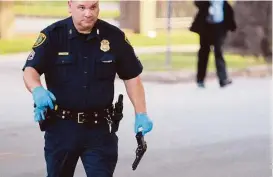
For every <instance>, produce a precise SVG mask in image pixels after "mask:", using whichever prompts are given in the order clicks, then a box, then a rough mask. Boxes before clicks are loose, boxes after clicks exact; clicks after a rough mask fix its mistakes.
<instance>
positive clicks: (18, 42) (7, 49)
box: [0, 35, 38, 54]
mask: <svg viewBox="0 0 273 177" xmlns="http://www.w3.org/2000/svg"><path fill="white" fill-rule="evenodd" d="M37 37H38V36H37V35H30V36H16V37H14V39H10V40H4V39H1V40H0V54H10V53H18V52H27V51H30V50H31V47H32V46H33V44H34V42H35V41H36V38H37Z"/></svg>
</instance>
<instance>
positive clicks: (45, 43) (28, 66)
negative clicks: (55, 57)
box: [23, 31, 52, 92]
mask: <svg viewBox="0 0 273 177" xmlns="http://www.w3.org/2000/svg"><path fill="white" fill-rule="evenodd" d="M51 51H52V48H51V47H50V45H49V35H48V32H47V31H42V32H41V33H40V35H39V37H38V38H37V41H36V42H35V44H34V45H33V47H32V51H31V53H30V54H29V56H28V58H27V60H26V63H25V65H24V67H23V71H24V73H23V79H24V83H25V86H26V87H27V89H28V90H29V91H30V92H32V90H33V89H34V88H36V87H39V86H42V84H41V80H40V76H41V75H42V74H43V73H45V72H46V71H47V70H48V68H50V67H49V66H48V65H49V62H50V60H49V59H50V58H51V55H50V54H51Z"/></svg>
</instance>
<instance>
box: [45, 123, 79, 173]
mask: <svg viewBox="0 0 273 177" xmlns="http://www.w3.org/2000/svg"><path fill="white" fill-rule="evenodd" d="M76 126H77V125H76V123H75V122H70V121H67V120H58V121H57V122H56V123H54V124H53V125H50V126H49V127H48V128H47V129H46V132H45V147H44V152H45V160H46V164H47V174H48V176H47V177H73V175H74V171H75V167H76V164H77V161H78V158H79V154H80V153H79V152H78V151H77V150H76V135H77V132H76V131H75V130H76Z"/></svg>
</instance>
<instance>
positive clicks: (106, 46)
mask: <svg viewBox="0 0 273 177" xmlns="http://www.w3.org/2000/svg"><path fill="white" fill-rule="evenodd" d="M100 49H101V50H102V51H104V52H107V51H108V50H110V42H109V41H108V40H106V39H103V40H102V41H101V42H100Z"/></svg>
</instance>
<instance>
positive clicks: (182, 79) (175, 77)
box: [141, 64, 272, 84]
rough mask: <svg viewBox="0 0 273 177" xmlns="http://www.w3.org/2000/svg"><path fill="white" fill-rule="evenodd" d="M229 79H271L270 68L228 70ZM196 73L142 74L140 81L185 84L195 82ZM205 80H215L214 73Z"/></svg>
mask: <svg viewBox="0 0 273 177" xmlns="http://www.w3.org/2000/svg"><path fill="white" fill-rule="evenodd" d="M228 75H229V77H231V78H235V77H252V78H253V77H254V78H262V77H271V76H272V67H271V64H270V65H269V64H268V65H261V66H255V67H248V68H244V69H237V70H231V69H230V70H229V73H228ZM195 77H196V72H194V71H165V72H145V71H144V72H143V73H142V74H141V79H142V81H144V82H156V83H173V84H176V83H186V82H192V81H195V80H196V79H195ZM206 79H207V80H211V79H217V75H216V72H209V73H207V77H206Z"/></svg>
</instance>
